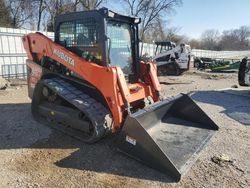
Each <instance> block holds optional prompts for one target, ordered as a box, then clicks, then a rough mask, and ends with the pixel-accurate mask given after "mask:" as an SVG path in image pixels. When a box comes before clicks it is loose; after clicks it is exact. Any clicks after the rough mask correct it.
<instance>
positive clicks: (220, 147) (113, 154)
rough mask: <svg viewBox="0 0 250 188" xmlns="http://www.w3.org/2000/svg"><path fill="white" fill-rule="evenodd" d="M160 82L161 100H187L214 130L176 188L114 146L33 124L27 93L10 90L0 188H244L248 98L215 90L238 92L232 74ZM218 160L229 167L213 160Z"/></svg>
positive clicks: (5, 94)
mask: <svg viewBox="0 0 250 188" xmlns="http://www.w3.org/2000/svg"><path fill="white" fill-rule="evenodd" d="M160 81H161V85H162V89H163V92H162V94H163V95H164V96H166V97H169V96H174V95H176V94H178V93H190V92H192V93H191V97H192V98H193V99H194V100H195V101H196V102H197V104H198V105H199V106H200V107H201V108H202V109H203V110H204V111H205V112H206V113H207V114H208V115H209V116H210V117H211V118H212V119H213V120H214V121H215V122H216V123H217V125H218V126H219V131H218V132H217V133H216V134H215V136H214V137H213V138H212V139H211V141H210V142H209V143H208V145H207V147H205V149H204V150H202V152H201V153H200V155H199V158H198V160H197V161H196V163H195V164H194V165H193V166H192V167H191V169H190V170H189V171H188V172H187V174H186V175H185V176H184V177H182V179H181V181H179V182H177V183H176V182H174V181H173V180H171V179H170V178H169V177H168V176H166V175H164V174H161V173H159V172H157V171H155V170H153V169H151V168H148V167H147V166H144V165H142V164H140V163H138V162H136V161H135V160H133V159H130V158H128V157H126V156H125V155H123V154H122V153H120V152H118V151H117V149H116V147H115V146H114V145H115V144H114V142H115V141H114V139H113V138H106V139H103V140H101V141H100V142H99V143H97V144H94V145H87V144H84V143H82V142H80V141H78V140H75V139H73V138H71V137H69V136H66V135H64V134H62V133H60V132H58V131H56V130H52V129H50V128H48V127H46V126H44V125H41V124H39V123H36V122H35V121H34V120H33V119H32V116H31V112H30V99H29V98H28V97H27V88H26V85H20V84H13V86H11V87H8V88H7V89H6V90H0V120H1V121H0V169H1V170H0V187H225V188H227V187H250V160H249V159H250V126H249V125H250V98H249V97H245V96H239V95H233V94H228V93H225V92H222V91H218V90H217V89H222V88H230V87H231V86H232V85H237V74H236V73H223V74H222V73H220V74H214V73H213V74H208V73H198V72H193V71H190V72H188V73H186V74H184V75H182V76H179V77H172V76H171V77H161V78H160ZM237 92H238V93H239V94H240V93H241V92H242V91H237ZM222 154H224V155H226V156H227V157H228V158H229V161H228V162H223V161H222V162H221V163H220V164H218V163H216V162H214V161H213V160H211V159H212V158H213V157H215V156H220V155H222Z"/></svg>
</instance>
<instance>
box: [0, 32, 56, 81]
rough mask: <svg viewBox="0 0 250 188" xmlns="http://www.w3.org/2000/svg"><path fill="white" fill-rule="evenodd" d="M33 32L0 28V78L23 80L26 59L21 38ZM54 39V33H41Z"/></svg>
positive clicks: (25, 72)
mask: <svg viewBox="0 0 250 188" xmlns="http://www.w3.org/2000/svg"><path fill="white" fill-rule="evenodd" d="M31 32H34V31H31V30H24V29H12V28H3V27H0V76H1V77H3V78H6V79H11V78H25V77H26V74H27V71H26V64H25V61H26V59H27V56H26V53H25V51H24V48H23V45H22V36H24V35H25V34H27V33H31ZM43 34H45V35H46V36H48V37H50V38H54V33H50V32H48V33H43Z"/></svg>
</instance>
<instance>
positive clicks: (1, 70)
mask: <svg viewBox="0 0 250 188" xmlns="http://www.w3.org/2000/svg"><path fill="white" fill-rule="evenodd" d="M30 32H34V31H31V30H24V29H12V28H2V27H0V76H1V77H3V78H6V79H11V78H26V74H27V70H26V65H25V60H26V58H27V57H26V53H25V51H24V48H23V46H22V36H23V35H25V34H27V33H30ZM43 34H44V35H46V36H48V37H49V38H51V39H54V33H52V32H43ZM141 47H142V44H140V48H141ZM155 48H156V45H154V44H147V43H144V44H143V48H142V53H141V54H148V55H149V56H153V55H154V52H155ZM192 54H193V55H194V56H197V57H208V58H230V59H242V58H243V57H245V56H248V57H250V51H209V50H199V49H193V50H192Z"/></svg>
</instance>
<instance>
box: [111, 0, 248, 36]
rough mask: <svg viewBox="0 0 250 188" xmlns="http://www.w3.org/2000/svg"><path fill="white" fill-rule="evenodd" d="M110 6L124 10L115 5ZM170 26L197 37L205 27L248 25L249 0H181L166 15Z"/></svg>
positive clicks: (217, 27) (229, 27)
mask: <svg viewBox="0 0 250 188" xmlns="http://www.w3.org/2000/svg"><path fill="white" fill-rule="evenodd" d="M109 7H110V8H112V9H115V10H119V11H122V12H125V10H124V9H123V8H122V7H121V6H119V7H117V6H116V5H114V4H113V5H112V4H110V5H109ZM165 19H166V20H168V22H167V24H168V26H170V27H178V28H180V31H179V33H178V34H184V35H186V36H188V37H191V38H199V37H200V35H201V33H202V32H203V31H205V30H207V29H217V30H219V32H222V31H223V30H230V29H236V28H239V27H240V26H242V25H248V26H250V0H183V4H182V6H180V7H176V8H175V13H173V14H171V15H166V17H165Z"/></svg>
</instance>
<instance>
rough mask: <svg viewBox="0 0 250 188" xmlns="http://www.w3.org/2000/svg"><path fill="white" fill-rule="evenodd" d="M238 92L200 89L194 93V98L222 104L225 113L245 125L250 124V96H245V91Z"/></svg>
mask: <svg viewBox="0 0 250 188" xmlns="http://www.w3.org/2000/svg"><path fill="white" fill-rule="evenodd" d="M235 92H238V93H237V95H236V94H234V95H233V94H229V93H225V92H223V91H198V92H195V93H192V94H191V96H192V98H193V99H194V100H196V101H199V102H203V103H208V104H213V105H216V106H221V107H223V108H224V110H223V111H221V112H220V113H223V114H225V115H227V116H228V117H230V118H232V119H234V120H235V121H238V122H239V123H241V124H243V125H250V98H249V97H245V96H243V95H244V93H245V91H240V90H239V91H235Z"/></svg>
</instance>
